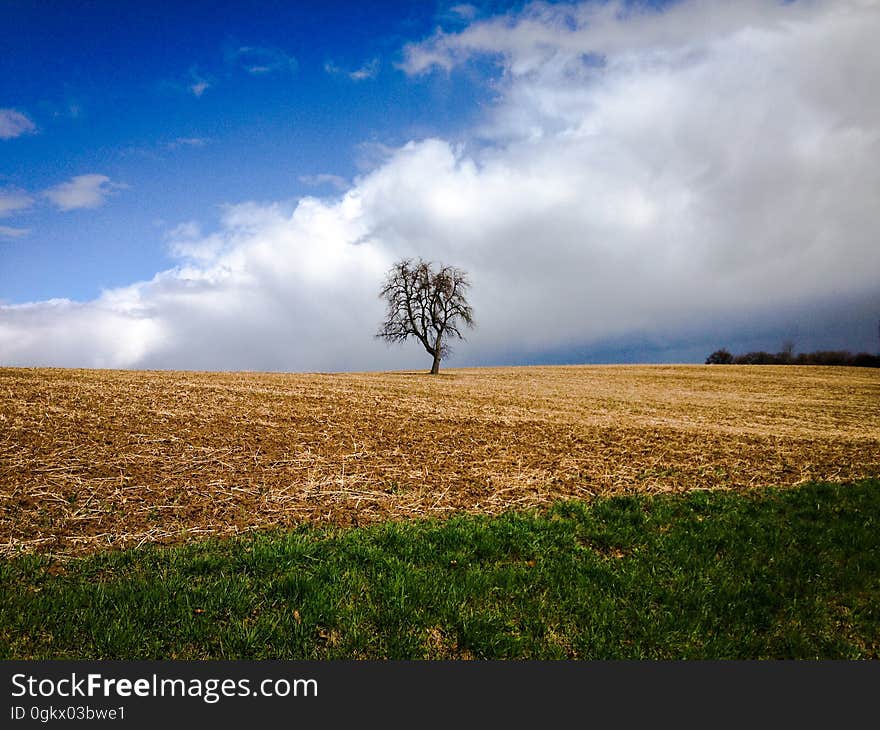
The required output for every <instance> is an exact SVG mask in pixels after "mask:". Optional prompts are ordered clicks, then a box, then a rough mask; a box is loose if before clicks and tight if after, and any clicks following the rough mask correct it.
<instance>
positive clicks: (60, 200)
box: [43, 174, 127, 212]
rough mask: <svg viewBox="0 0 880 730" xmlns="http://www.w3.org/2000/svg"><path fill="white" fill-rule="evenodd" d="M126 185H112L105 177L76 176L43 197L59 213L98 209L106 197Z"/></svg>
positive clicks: (51, 189)
mask: <svg viewBox="0 0 880 730" xmlns="http://www.w3.org/2000/svg"><path fill="white" fill-rule="evenodd" d="M125 187H127V186H126V185H123V184H121V183H114V182H111V181H110V178H109V177H107V176H106V175H94V174H93V175H77V176H75V177H73V178H71V179H70V180H69V181H68V182H66V183H61V184H60V185H56V186H55V187H53V188H49V189H48V190H46V191H45V192H44V193H43V195H45V196H46V197H47V198H48V199H49V200H51V201H52V203H54V204H55V205H56V206H57V207H58V210H61V211H64V212H66V211H69V210H78V209H80V208H98V207H100V206H102V205H103V204H104V202H105V201H106V199H107V196H108V195H111V194H113V192H114V191H116V190H118V189H121V188H125Z"/></svg>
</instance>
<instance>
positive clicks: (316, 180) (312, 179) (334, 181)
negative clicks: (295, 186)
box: [298, 172, 349, 190]
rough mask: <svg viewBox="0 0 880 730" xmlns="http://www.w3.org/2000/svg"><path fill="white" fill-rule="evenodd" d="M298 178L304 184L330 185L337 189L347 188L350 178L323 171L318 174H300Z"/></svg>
mask: <svg viewBox="0 0 880 730" xmlns="http://www.w3.org/2000/svg"><path fill="white" fill-rule="evenodd" d="M298 179H299V181H300V182H301V183H303V185H310V186H312V187H320V186H322V185H330V186H332V187H334V188H336V189H337V190H345V189H346V188H347V187H348V186H349V185H348V180H346V179H345V178H344V177H340V176H339V175H331V174H329V173H323V172H322V173H319V174H317V175H300V176H299V178H298Z"/></svg>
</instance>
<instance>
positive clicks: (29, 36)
mask: <svg viewBox="0 0 880 730" xmlns="http://www.w3.org/2000/svg"><path fill="white" fill-rule="evenodd" d="M4 16H5V17H4V23H3V26H2V29H0V55H2V57H3V78H2V86H0V99H2V105H3V106H5V107H11V108H14V109H17V110H26V111H25V113H26V114H27V116H28V117H29V118H30V119H31V120H32V121H33V123H34V125H35V126H36V133H35V134H27V135H23V136H21V137H19V138H17V139H15V140H14V141H10V142H7V143H5V144H4V145H3V148H2V166H0V176H2V177H0V186H3V187H5V188H7V189H9V188H12V189H15V190H18V191H24V192H26V193H27V194H29V195H30V196H32V197H35V198H38V201H37V202H36V203H35V204H34V205H33V206H32V207H31V208H29V209H27V210H24V211H21V212H20V213H19V214H18V215H16V216H15V217H14V219H13V218H11V217H10V218H8V219H6V220H5V221H4V223H5V224H6V225H10V226H12V225H15V226H20V227H22V228H27V229H29V230H30V233H29V234H28V236H27V237H26V238H24V237H23V238H21V239H15V240H6V241H4V242H3V248H2V256H0V267H2V269H0V275H2V288H0V297H2V299H3V300H4V301H6V302H13V303H15V302H27V301H34V300H39V299H46V298H51V297H71V298H74V299H86V298H92V297H94V296H96V295H97V294H98V293H99V292H100V290H101V289H102V288H108V287H113V286H119V285H123V284H127V283H129V282H131V281H135V280H138V279H142V278H148V277H151V276H152V275H153V274H154V273H155V272H157V271H159V270H161V269H163V268H167V267H169V266H171V265H172V262H171V261H170V260H169V258H168V256H167V255H166V246H165V243H164V238H163V234H164V232H165V231H166V229H167V228H170V227H173V226H174V225H176V224H177V223H179V222H180V221H185V220H192V219H198V218H203V217H204V216H205V213H206V212H210V210H211V207H212V206H217V205H221V204H224V203H230V202H237V201H241V200H268V199H272V200H275V199H278V198H279V196H280V197H282V198H287V199H290V200H291V201H293V200H295V199H296V198H298V197H299V196H302V195H305V194H313V193H315V192H328V188H329V191H331V192H332V191H333V188H334V183H333V182H332V181H331V182H320V180H319V179H314V180H311V181H310V182H304V181H303V179H304V178H309V177H312V178H314V177H316V176H319V175H335V176H338V177H341V178H343V179H345V180H351V178H352V177H353V176H354V175H356V174H357V173H358V172H360V171H361V170H362V168H363V166H364V165H369V164H370V163H371V160H372V157H373V156H374V155H372V154H371V147H370V143H377V144H381V145H395V146H396V145H400V144H402V143H404V142H406V141H407V140H408V139H412V138H415V137H423V136H430V135H438V134H439V135H444V136H452V137H455V136H456V135H458V134H460V133H461V130H462V128H464V127H466V126H467V124H468V123H469V121H470V120H471V119H472V118H473V117H474V115H476V114H479V109H480V97H479V94H480V92H481V91H484V88H483V87H482V79H478V78H475V77H474V75H473V74H460V75H455V76H452V77H446V76H440V75H436V76H434V77H431V78H421V79H412V78H409V77H407V76H406V75H405V74H403V73H401V72H400V71H399V70H396V69H395V68H394V63H395V61H397V60H399V56H400V50H401V47H402V46H403V44H404V43H405V42H406V41H407V40H408V39H411V38H413V37H420V36H422V35H426V34H428V33H429V32H431V30H432V29H433V28H434V27H435V26H436V25H437V24H438V23H443V24H445V25H446V26H447V27H449V26H454V25H455V24H456V22H460V21H457V18H460V16H457V15H456V14H455V13H450V12H445V11H444V10H443V9H442V8H441V7H436V6H434V5H433V4H432V3H426V2H390V1H389V2H383V3H378V4H374V3H343V2H338V3H333V2H296V3H291V2H261V3H220V4H218V3H197V2H193V3H189V2H187V3H177V2H174V3H140V4H138V3H116V2H97V3H96V2H88V3H84V2H75V1H72V2H59V3H50V4H49V5H48V6H47V4H45V3H12V4H10V5H9V6H8V7H6V8H4ZM359 71H360V72H361V75H363V76H364V78H360V79H358V78H355V79H352V78H351V77H350V76H349V74H357V72H359ZM199 84H206V86H205V88H204V89H201V88H200V87H199V86H198V85H199ZM84 174H102V175H106V176H107V177H109V178H110V180H111V181H113V182H114V183H117V184H119V185H120V186H126V187H120V188H118V189H116V190H114V191H113V192H112V193H111V194H110V196H109V197H108V201H107V203H106V204H104V205H102V206H101V207H100V208H99V209H83V210H71V211H68V212H65V213H59V212H58V211H57V210H55V209H54V208H53V206H52V205H51V203H50V202H49V201H46V200H39V195H40V192H41V191H43V190H46V189H49V188H51V187H52V186H54V185H57V184H59V183H63V182H65V181H67V180H69V179H70V178H72V177H74V176H76V175H84ZM316 183H317V185H316ZM339 184H341V182H340V183H339ZM316 188H317V190H316ZM207 222H210V221H207Z"/></svg>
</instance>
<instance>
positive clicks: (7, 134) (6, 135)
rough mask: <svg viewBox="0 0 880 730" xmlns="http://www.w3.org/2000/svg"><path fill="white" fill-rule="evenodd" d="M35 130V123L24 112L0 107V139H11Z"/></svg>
mask: <svg viewBox="0 0 880 730" xmlns="http://www.w3.org/2000/svg"><path fill="white" fill-rule="evenodd" d="M36 131H37V125H36V124H34V123H33V122H32V121H31V120H30V118H28V116H27V115H26V114H22V113H21V112H20V111H16V110H15V109H0V139H13V138H15V137H21V136H22V135H23V134H33V133H34V132H36Z"/></svg>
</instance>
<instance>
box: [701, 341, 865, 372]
mask: <svg viewBox="0 0 880 730" xmlns="http://www.w3.org/2000/svg"><path fill="white" fill-rule="evenodd" d="M706 364H707V365H850V366H853V367H862V368H877V367H880V355H871V354H870V353H868V352H859V353H857V354H855V355H854V354H853V353H851V352H849V351H848V350H819V351H817V352H801V353H799V354H797V355H795V354H794V353H793V352H792V348H791V347H790V346H786V347H783V349H782V352H776V353H773V352H764V351H763V350H762V351H759V352H747V353H746V354H745V355H732V354H731V353H730V352H728V351H727V350H725V349H721V350H715V352H713V353H712V354H711V355H709V357H707V358H706Z"/></svg>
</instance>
